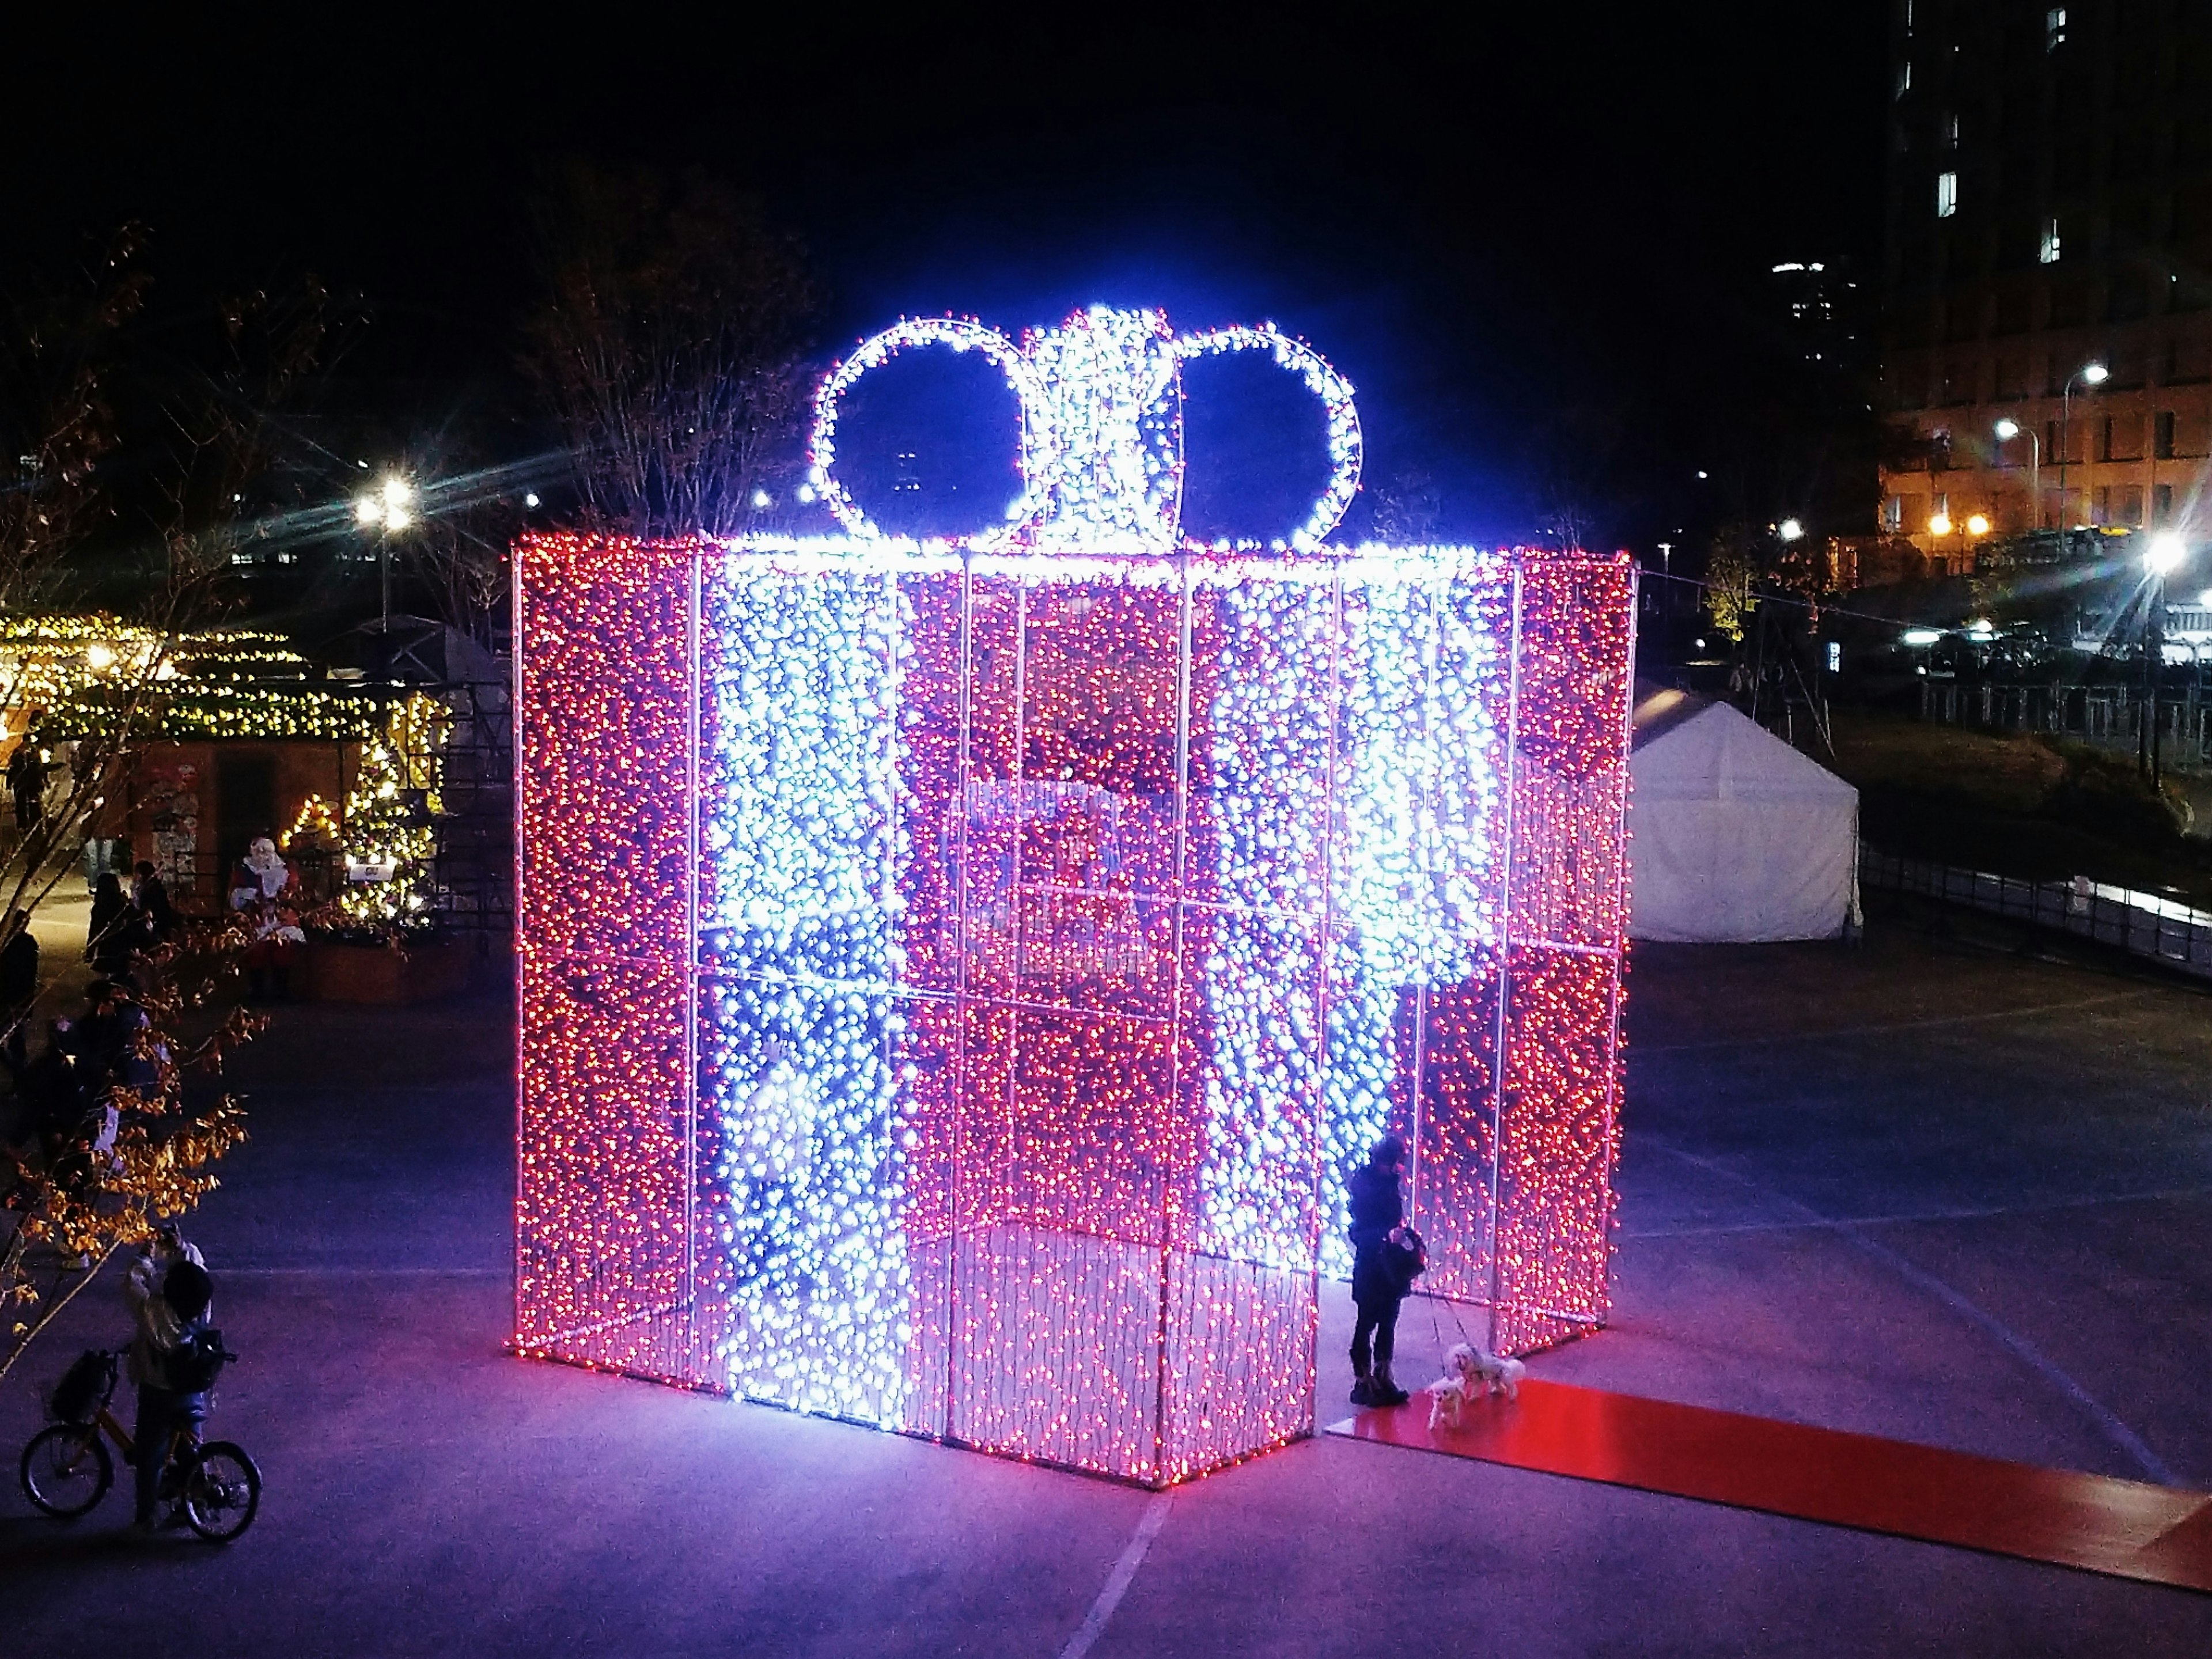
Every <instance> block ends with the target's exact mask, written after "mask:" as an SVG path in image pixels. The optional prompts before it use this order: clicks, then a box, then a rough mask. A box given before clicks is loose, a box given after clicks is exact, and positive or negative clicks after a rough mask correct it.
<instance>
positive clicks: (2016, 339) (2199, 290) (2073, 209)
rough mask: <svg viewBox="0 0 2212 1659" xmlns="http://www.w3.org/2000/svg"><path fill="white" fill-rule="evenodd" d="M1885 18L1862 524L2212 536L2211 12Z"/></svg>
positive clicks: (1933, 551) (1913, 533)
mask: <svg viewBox="0 0 2212 1659" xmlns="http://www.w3.org/2000/svg"><path fill="white" fill-rule="evenodd" d="M1891 64H1892V70H1893V86H1892V90H1893V94H1894V99H1895V106H1894V112H1893V118H1892V121H1891V154H1890V157H1889V190H1888V204H1887V210H1888V224H1887V269H1886V270H1885V272H1884V276H1883V284H1882V296H1883V303H1882V331H1881V371H1882V372H1881V385H1882V396H1883V398H1884V415H1885V417H1886V422H1887V433H1886V442H1885V453H1884V456H1883V464H1882V467H1881V501H1880V503H1879V505H1878V507H1877V512H1878V514H1879V524H1878V526H1877V527H1878V528H1879V529H1881V530H1882V531H1885V532H1889V533H1891V534H1893V535H1899V536H1905V537H1909V538H1911V540H1912V541H1913V542H1914V543H1915V544H1917V545H1918V546H1919V547H1920V549H1921V550H1923V552H1925V553H1928V554H1929V555H1931V556H1936V557H1937V558H1939V559H1941V560H1942V561H1943V562H1946V563H1947V564H1948V565H1949V566H1950V568H1953V569H1954V570H1957V569H1966V568H1972V562H1973V551H1974V548H1975V546H1976V545H1977V544H1978V540H1979V539H1980V538H1982V537H1984V536H1988V535H2005V534H2013V533H2017V532H2022V531H2027V530H2031V529H2057V528H2062V527H2065V528H2071V527H2074V526H2113V527H2121V528H2157V527H2164V526H2174V527H2176V528H2179V529H2180V530H2182V531H2183V532H2184V533H2185V534H2189V535H2190V536H2191V538H2192V539H2198V538H2203V539H2212V492H2207V491H2206V490H2205V489H2204V488H2203V486H2204V483H2205V479H2206V476H2207V470H2208V459H2207V458H2208V455H2212V0H2069V3H2068V4H2065V5H2063V6H2061V5H2050V4H2046V3H2042V0H2036V3H2028V0H1893V17H1892V49H1891ZM2000 434H2002V435H2000Z"/></svg>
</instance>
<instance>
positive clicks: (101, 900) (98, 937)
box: [84, 870, 138, 979]
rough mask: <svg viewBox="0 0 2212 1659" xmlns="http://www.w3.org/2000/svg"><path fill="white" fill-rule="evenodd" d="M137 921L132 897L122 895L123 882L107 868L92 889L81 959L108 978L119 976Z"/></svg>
mask: <svg viewBox="0 0 2212 1659" xmlns="http://www.w3.org/2000/svg"><path fill="white" fill-rule="evenodd" d="M137 931H138V930H137V913H136V912H134V911H133V910H132V909H131V901H130V900H129V899H127V898H125V896H123V884H122V882H121V881H119V880H118V879H117V878H116V874H115V872H114V871H112V870H110V871H108V872H106V874H104V875H102V876H101V877H100V885H99V886H97V887H95V888H94V889H93V890H92V926H91V927H90V928H88V930H87V932H86V935H85V941H84V959H85V960H86V961H87V962H89V963H91V964H92V965H93V966H94V967H95V968H97V969H99V970H100V972H101V973H102V974H104V975H106V976H107V977H108V978H110V979H116V978H119V977H121V975H123V974H124V972H125V970H126V969H129V967H130V966H131V948H132V947H133V946H134V945H137V942H138V940H137Z"/></svg>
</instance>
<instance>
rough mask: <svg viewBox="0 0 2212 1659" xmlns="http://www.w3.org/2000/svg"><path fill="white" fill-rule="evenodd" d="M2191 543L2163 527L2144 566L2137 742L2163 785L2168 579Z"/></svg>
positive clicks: (2145, 764) (2155, 781) (2140, 761)
mask: <svg viewBox="0 0 2212 1659" xmlns="http://www.w3.org/2000/svg"><path fill="white" fill-rule="evenodd" d="M2188 552H2189V546H2188V544H2187V543H2185V542H2184V541H2183V540H2182V539H2181V537H2180V535H2179V533H2178V532H2174V531H2172V530H2161V531H2160V532H2157V533H2156V534H2155V535H2154V536H2153V537H2152V538H2150V544H2149V545H2148V547H2146V548H2145V549H2144V550H2143V570H2144V572H2145V573H2146V574H2148V576H2149V578H2150V591H2149V592H2148V595H2147V596H2146V598H2147V601H2148V602H2147V604H2146V605H2145V606H2144V609H2143V729H2142V733H2141V735H2140V736H2139V737H2138V738H2137V740H2136V765H2137V767H2138V768H2139V769H2142V771H2145V772H2148V774H2149V775H2150V787H2152V788H2153V789H2155V788H2157V787H2158V786H2159V754H2158V750H2159V729H2158V683H2159V678H2160V674H2159V671H2160V669H2162V668H2163V667H2165V665H2166V576H2167V574H2168V573H2170V572H2171V571H2172V570H2173V569H2174V568H2175V567H2176V566H2178V565H2179V564H2180V562H2182V560H2183V559H2184V558H2185V557H2186V556H2187V555H2188Z"/></svg>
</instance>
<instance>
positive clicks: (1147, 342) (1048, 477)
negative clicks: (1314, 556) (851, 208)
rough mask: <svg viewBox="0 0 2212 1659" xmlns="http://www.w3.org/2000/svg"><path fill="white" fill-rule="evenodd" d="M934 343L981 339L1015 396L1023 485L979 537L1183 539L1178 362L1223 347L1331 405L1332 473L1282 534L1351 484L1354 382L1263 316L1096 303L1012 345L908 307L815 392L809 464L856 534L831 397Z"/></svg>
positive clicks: (1316, 538)
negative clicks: (1200, 320)
mask: <svg viewBox="0 0 2212 1659" xmlns="http://www.w3.org/2000/svg"><path fill="white" fill-rule="evenodd" d="M933 345H941V346H949V347H950V348H951V349H953V350H955V351H963V352H964V351H975V352H981V354H982V355H983V356H985V357H987V358H988V359H989V360H990V361H991V362H993V363H994V365H996V366H997V368H998V369H999V371H1000V373H1001V374H1004V375H1005V376H1006V384H1007V385H1008V386H1011V387H1012V389H1013V393H1014V397H1015V399H1016V401H1017V402H1018V404H1020V406H1021V411H1022V436H1021V453H1020V456H1019V459H1018V471H1019V472H1020V474H1021V478H1022V491H1021V494H1020V495H1017V496H1016V497H1015V498H1014V500H1013V501H1012V503H1010V504H1009V505H1008V507H1007V508H1006V522H1005V524H1004V525H1002V526H998V527H996V528H994V530H992V531H990V532H987V533H986V534H985V535H982V536H979V537H977V538H975V545H978V546H981V547H989V548H1004V547H1007V546H1012V545H1015V544H1022V545H1027V546H1043V547H1048V548H1050V549H1052V550H1066V551H1072V552H1073V551H1082V552H1102V551H1132V552H1164V551H1168V550H1171V549H1173V548H1175V547H1176V546H1177V545H1179V544H1180V543H1181V541H1182V480H1183V451H1182V364H1183V362H1184V360H1185V359H1187V358H1191V357H1203V356H1214V355H1216V354H1218V353H1224V352H1232V351H1265V352H1267V353H1268V354H1269V355H1271V356H1273V358H1274V360H1275V362H1278V363H1279V364H1280V365H1281V366H1282V367H1283V368H1286V369H1288V370H1290V371H1291V373H1292V374H1297V375H1298V376H1299V377H1300V378H1302V379H1303V380H1304V381H1305V383H1306V386H1308V388H1309V389H1310V390H1311V391H1312V392H1313V394H1314V395H1315V396H1316V398H1320V399H1321V401H1322V408H1323V410H1325V411H1326V412H1327V415H1328V458H1329V479H1328V487H1327V488H1326V489H1323V490H1322V493H1321V495H1320V497H1319V499H1317V500H1316V501H1315V502H1314V505H1313V511H1312V512H1311V513H1309V514H1308V515H1307V517H1306V520H1305V522H1304V524H1303V525H1301V526H1299V527H1298V528H1297V531H1296V532H1294V533H1293V534H1292V535H1291V538H1290V545H1291V546H1293V547H1297V548H1301V549H1304V548H1310V547H1313V546H1315V545H1316V544H1319V543H1320V542H1321V540H1322V538H1324V537H1326V536H1327V535H1328V533H1329V532H1330V531H1332V530H1334V529H1335V528H1336V526H1337V524H1338V521H1339V520H1341V519H1342V518H1343V517H1344V513H1345V509H1346V507H1349V506H1351V505H1352V495H1353V493H1354V492H1355V491H1357V490H1358V488H1359V459H1360V436H1359V412H1358V410H1356V409H1355V408H1354V407H1353V406H1352V385H1351V382H1349V381H1348V380H1346V379H1345V378H1344V377H1343V376H1342V375H1341V374H1338V373H1337V372H1336V371H1335V370H1334V368H1330V367H1329V366H1328V362H1326V361H1325V360H1324V359H1323V358H1322V356H1321V354H1320V353H1319V352H1317V351H1316V350H1315V349H1313V348H1312V347H1311V346H1310V345H1308V344H1306V343H1305V342H1304V341H1303V340H1299V339H1296V338H1293V337H1291V336H1290V335H1287V334H1284V333H1281V332H1280V331H1278V330H1277V329H1276V327H1275V325H1273V324H1272V323H1262V324H1261V325H1259V326H1258V327H1256V328H1249V327H1245V326H1243V325H1234V326H1231V327H1228V328H1217V329H1210V330H1207V331H1205V332H1203V333H1198V334H1181V335H1179V334H1176V332H1174V331H1172V330H1171V329H1170V327H1169V326H1168V319H1167V314H1166V313H1164V312H1160V311H1117V310H1114V309H1112V308H1110V307H1105V306H1094V307H1091V309H1090V310H1088V311H1079V312H1077V313H1075V314H1074V315H1073V316H1072V317H1070V318H1069V319H1067V321H1066V323H1065V324H1063V325H1061V326H1060V327H1058V328H1054V329H1046V330H1043V331H1036V330H1032V331H1030V332H1029V333H1027V334H1025V335H1024V337H1023V340H1022V343H1021V344H1019V345H1016V344H1015V343H1013V342H1012V340H1010V339H1008V338H1007V337H1006V336H1005V335H1003V334H1001V333H1000V332H999V331H997V330H996V329H991V328H986V327H985V326H984V325H982V324H981V323H979V322H975V321H972V320H969V319H961V318H957V317H939V318H914V319H902V320H901V321H900V322H898V323H896V324H895V325H893V326H891V327H890V328H887V329H885V330H884V331H883V332H882V333H880V334H878V335H875V336H873V337H871V338H869V339H867V340H865V341H863V342H862V343H861V344H860V349H859V350H857V351H855V352H854V354H853V355H852V356H849V357H848V358H847V359H846V360H845V361H844V362H842V363H839V364H838V365H837V366H836V368H834V369H832V370H831V371H830V373H829V377H828V378H827V379H826V380H823V383H822V388H821V390H820V391H819V392H817V393H816V395H815V402H814V434H813V438H812V441H811V444H810V446H809V451H808V454H809V459H810V460H811V463H812V471H811V475H810V476H811V478H812V480H813V483H814V487H815V488H816V489H817V490H819V491H820V492H821V495H822V498H823V501H824V502H825V503H826V504H827V505H828V507H829V510H830V511H831V512H832V513H835V514H836V517H837V520H838V522H839V523H841V524H842V525H843V526H845V528H846V530H847V531H848V532H850V533H851V534H853V535H854V536H859V537H866V538H877V537H880V536H881V535H882V534H883V533H884V532H882V530H880V529H879V528H878V526H876V525H875V523H874V522H873V521H872V520H870V519H869V517H868V515H867V514H866V513H864V512H862V511H861V510H860V504H859V503H858V502H856V501H854V499H853V497H852V495H851V493H850V492H849V491H848V490H847V489H845V487H844V486H843V485H842V483H839V482H838V481H837V477H836V460H837V447H836V440H837V412H838V404H839V403H840V400H841V399H842V398H843V397H844V395H845V393H846V392H848V391H849V390H851V388H852V386H853V385H854V382H855V381H857V380H859V379H860V376H861V375H863V374H866V373H867V372H868V371H869V370H870V369H872V368H881V367H882V366H883V365H884V363H886V362H890V360H891V359H892V358H893V357H895V356H898V355H899V353H901V352H902V351H907V350H910V349H915V348H916V347H920V346H933Z"/></svg>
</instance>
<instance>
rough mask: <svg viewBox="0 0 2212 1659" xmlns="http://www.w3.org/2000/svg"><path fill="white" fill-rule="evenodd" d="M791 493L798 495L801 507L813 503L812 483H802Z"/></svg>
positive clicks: (809, 505)
mask: <svg viewBox="0 0 2212 1659" xmlns="http://www.w3.org/2000/svg"><path fill="white" fill-rule="evenodd" d="M791 493H792V494H793V495H796V496H798V497H799V505H800V506H801V507H811V506H813V505H814V486H813V485H812V484H811V483H803V484H801V485H799V488H798V489H794V490H793V491H792V492H791Z"/></svg>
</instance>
